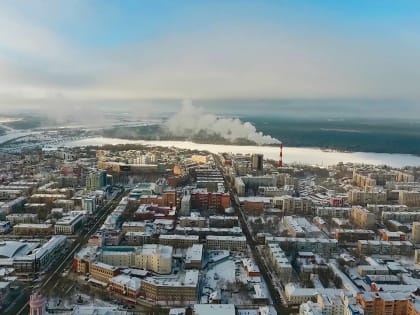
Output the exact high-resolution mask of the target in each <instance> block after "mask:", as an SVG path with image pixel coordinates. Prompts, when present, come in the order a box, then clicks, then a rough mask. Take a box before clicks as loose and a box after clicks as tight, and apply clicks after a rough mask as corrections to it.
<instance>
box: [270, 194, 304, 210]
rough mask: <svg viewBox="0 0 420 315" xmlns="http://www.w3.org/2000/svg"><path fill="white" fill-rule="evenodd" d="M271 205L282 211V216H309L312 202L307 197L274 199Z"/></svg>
mask: <svg viewBox="0 0 420 315" xmlns="http://www.w3.org/2000/svg"><path fill="white" fill-rule="evenodd" d="M273 205H274V206H275V207H277V208H279V209H280V210H283V212H284V214H310V213H311V212H312V200H311V199H310V198H308V197H292V196H281V197H274V198H273Z"/></svg>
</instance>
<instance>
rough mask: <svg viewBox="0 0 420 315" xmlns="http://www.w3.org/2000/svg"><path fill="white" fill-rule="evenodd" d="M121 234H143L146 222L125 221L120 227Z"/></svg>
mask: <svg viewBox="0 0 420 315" xmlns="http://www.w3.org/2000/svg"><path fill="white" fill-rule="evenodd" d="M121 229H122V232H123V233H124V234H126V233H127V232H144V231H145V229H146V222H142V221H127V222H124V223H123V224H122V226H121Z"/></svg>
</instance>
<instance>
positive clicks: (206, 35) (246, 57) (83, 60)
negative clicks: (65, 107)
mask: <svg viewBox="0 0 420 315" xmlns="http://www.w3.org/2000/svg"><path fill="white" fill-rule="evenodd" d="M56 11H59V10H58V9H57V10H56ZM279 25H280V24H279ZM284 26H285V28H283V29H282V28H281V25H280V26H278V27H277V28H275V27H270V26H263V25H255V24H254V25H253V24H252V23H248V24H244V25H237V26H235V27H233V26H232V25H220V26H219V27H214V28H213V29H211V30H207V31H202V32H198V31H195V32H191V33H175V32H171V31H170V30H168V32H167V34H166V36H163V37H160V38H158V39H156V40H155V41H148V42H143V43H142V44H138V43H132V44H131V45H127V46H124V47H123V46H121V47H117V48H108V49H105V48H104V50H102V51H98V50H91V49H87V48H83V47H78V46H77V45H75V44H74V43H71V42H70V41H69V40H66V39H65V38H64V37H62V36H60V35H59V34H58V33H56V32H54V30H53V29H51V28H50V27H48V26H46V25H44V24H42V22H41V21H39V20H31V19H27V18H26V17H25V16H22V15H20V14H19V13H18V12H15V11H13V10H10V8H7V6H4V7H1V5H0V102H2V101H3V102H5V101H6V100H7V102H10V101H11V100H13V99H16V100H19V99H23V100H28V99H29V100H30V99H37V100H39V99H41V100H42V99H45V100H47V99H48V100H51V99H52V100H54V99H77V100H92V99H94V100H100V99H105V100H106V99H138V98H193V99H196V98H277V97H278V98H292V97H298V98H409V99H420V89H418V82H420V48H419V46H418V44H417V43H416V42H415V41H414V40H413V41H412V42H411V41H410V40H409V39H408V38H407V36H408V37H410V36H411V35H410V34H405V36H404V37H403V38H401V40H399V38H392V39H390V40H386V39H379V38H375V37H374V36H373V35H369V34H360V37H358V38H348V37H345V36H344V35H342V34H340V33H339V32H338V31H337V32H336V31H334V30H325V32H320V31H319V30H314V31H311V30H308V31H307V32H306V33H302V32H298V31H296V30H293V29H291V28H286V26H287V25H284ZM393 40H395V42H394V41H393ZM0 104H1V103H0Z"/></svg>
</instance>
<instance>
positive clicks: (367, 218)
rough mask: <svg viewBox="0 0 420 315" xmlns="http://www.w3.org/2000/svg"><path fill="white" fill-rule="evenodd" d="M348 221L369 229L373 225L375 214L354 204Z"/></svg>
mask: <svg viewBox="0 0 420 315" xmlns="http://www.w3.org/2000/svg"><path fill="white" fill-rule="evenodd" d="M350 221H351V222H352V223H353V224H354V225H356V226H357V227H359V228H363V229H371V228H374V227H375V223H376V218H375V215H374V214H373V213H371V212H369V210H367V209H365V208H362V207H360V206H354V207H352V208H351V211H350Z"/></svg>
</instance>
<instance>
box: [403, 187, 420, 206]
mask: <svg viewBox="0 0 420 315" xmlns="http://www.w3.org/2000/svg"><path fill="white" fill-rule="evenodd" d="M398 203H399V204H400V205H406V206H407V207H420V191H405V190H402V191H400V192H399V195H398Z"/></svg>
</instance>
